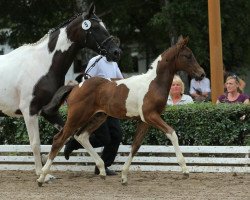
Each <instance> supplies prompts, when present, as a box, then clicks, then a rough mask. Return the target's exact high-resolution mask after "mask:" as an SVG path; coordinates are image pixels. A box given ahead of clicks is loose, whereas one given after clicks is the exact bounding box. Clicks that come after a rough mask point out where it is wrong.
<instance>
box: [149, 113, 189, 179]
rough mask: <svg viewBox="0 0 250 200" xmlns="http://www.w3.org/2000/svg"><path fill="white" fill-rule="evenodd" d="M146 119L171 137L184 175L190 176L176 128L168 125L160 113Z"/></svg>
mask: <svg viewBox="0 0 250 200" xmlns="http://www.w3.org/2000/svg"><path fill="white" fill-rule="evenodd" d="M146 121H147V122H148V123H149V124H151V125H152V126H154V127H156V128H158V129H160V130H162V131H163V132H164V133H165V134H166V136H167V137H168V138H169V140H170V141H171V142H172V144H173V146H174V149H175V153H176V157H177V161H178V163H179V165H180V166H181V168H182V172H183V174H184V177H185V178H186V177H188V176H189V171H188V168H187V166H186V162H185V159H184V157H183V155H182V153H181V150H180V146H179V141H178V137H177V135H176V132H175V130H174V129H173V128H171V127H170V126H169V125H167V124H166V123H165V122H164V121H163V119H162V118H161V117H160V115H159V114H158V113H154V114H151V115H150V116H147V119H146Z"/></svg>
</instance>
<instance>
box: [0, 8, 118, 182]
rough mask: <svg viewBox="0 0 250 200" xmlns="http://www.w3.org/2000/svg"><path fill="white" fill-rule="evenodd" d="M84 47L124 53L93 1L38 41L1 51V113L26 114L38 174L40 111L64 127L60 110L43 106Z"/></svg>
mask: <svg viewBox="0 0 250 200" xmlns="http://www.w3.org/2000/svg"><path fill="white" fill-rule="evenodd" d="M84 47H87V48H90V49H92V50H94V51H96V52H98V53H100V54H103V55H106V56H109V57H110V59H111V60H114V61H117V59H119V57H120V53H121V50H120V49H119V47H118V46H117V44H116V42H115V41H114V40H113V37H112V36H111V35H110V34H109V32H108V31H107V29H106V28H105V25H104V24H103V22H102V21H101V19H99V18H98V17H97V16H96V15H95V6H94V5H93V4H92V5H91V6H90V7H89V10H88V12H87V13H85V14H78V15H76V16H74V17H73V18H71V19H70V20H68V21H66V22H64V23H63V24H61V25H59V26H58V27H57V28H55V29H53V30H51V31H50V32H49V33H48V34H47V35H45V36H44V37H43V38H42V39H41V40H39V41H38V42H36V43H34V44H27V45H24V46H21V47H19V48H17V49H15V50H13V51H12V52H10V53H9V54H6V55H2V56H0V74H1V79H0V113H1V112H2V113H3V114H5V115H8V116H23V117H24V120H25V124H26V127H27V131H28V135H29V140H30V144H31V147H32V151H33V154H34V158H35V170H36V174H37V175H40V173H41V169H42V163H41V156H40V136H39V129H38V115H39V114H41V115H42V116H44V117H45V118H46V119H47V120H48V121H49V122H51V123H52V124H54V125H55V126H57V127H58V128H59V127H60V126H61V128H62V127H63V121H62V120H61V118H60V116H59V115H58V113H45V112H43V107H44V106H45V105H46V104H48V103H49V101H50V100H51V99H52V97H53V95H54V93H55V92H56V91H57V89H58V88H60V87H61V86H63V85H64V82H65V74H66V73H67V71H68V69H69V67H70V66H71V64H72V62H73V59H74V58H75V56H76V54H77V53H78V52H79V50H80V49H82V48H84ZM48 178H49V177H48ZM46 179H47V178H46Z"/></svg>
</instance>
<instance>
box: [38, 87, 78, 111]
mask: <svg viewBox="0 0 250 200" xmlns="http://www.w3.org/2000/svg"><path fill="white" fill-rule="evenodd" d="M73 88H74V86H73V85H65V86H62V87H60V88H59V89H58V90H57V91H56V93H55V94H54V96H53V98H52V100H51V101H50V102H49V103H48V104H47V105H46V106H44V107H43V108H42V112H43V113H45V114H46V115H54V114H56V113H57V112H58V110H59V108H60V106H61V105H62V104H63V102H64V101H65V99H66V98H67V96H68V95H69V93H70V92H71V91H72V89H73Z"/></svg>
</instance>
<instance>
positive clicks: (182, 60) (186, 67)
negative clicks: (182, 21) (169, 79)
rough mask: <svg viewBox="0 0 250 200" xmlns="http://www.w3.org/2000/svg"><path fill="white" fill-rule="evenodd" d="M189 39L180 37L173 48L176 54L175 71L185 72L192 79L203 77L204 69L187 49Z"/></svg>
mask: <svg viewBox="0 0 250 200" xmlns="http://www.w3.org/2000/svg"><path fill="white" fill-rule="evenodd" d="M187 43H188V38H183V37H179V39H178V42H177V43H176V44H175V45H174V46H173V47H171V50H172V52H173V53H174V55H175V56H174V62H175V71H185V72H187V73H188V74H189V75H190V76H192V77H203V76H204V75H205V72H204V69H203V68H202V67H201V66H200V65H199V63H198V62H197V60H196V58H195V57H194V54H193V52H192V51H191V49H189V48H188V47H187Z"/></svg>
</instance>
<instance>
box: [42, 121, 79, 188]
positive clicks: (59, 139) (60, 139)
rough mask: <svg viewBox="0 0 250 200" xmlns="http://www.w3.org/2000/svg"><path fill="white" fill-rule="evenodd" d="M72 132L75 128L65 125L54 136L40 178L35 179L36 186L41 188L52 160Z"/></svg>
mask: <svg viewBox="0 0 250 200" xmlns="http://www.w3.org/2000/svg"><path fill="white" fill-rule="evenodd" d="M74 131H75V128H72V127H71V126H68V124H67V123H66V125H65V126H64V128H63V129H62V130H61V131H60V132H59V133H57V134H56V135H55V136H54V138H53V144H52V147H51V151H50V153H49V156H48V159H47V161H46V164H45V165H44V166H43V168H42V173H41V175H40V177H39V178H38V179H37V182H38V186H42V184H43V183H44V180H45V177H46V175H47V173H48V172H49V170H50V167H51V165H52V163H53V160H54V158H55V157H56V156H57V154H58V153H59V151H60V150H61V148H62V147H63V145H64V143H65V142H66V140H67V139H68V138H69V137H70V136H71V135H73V133H74Z"/></svg>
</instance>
